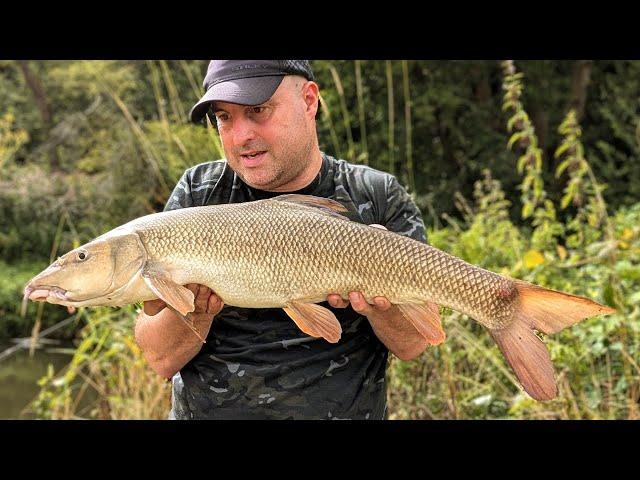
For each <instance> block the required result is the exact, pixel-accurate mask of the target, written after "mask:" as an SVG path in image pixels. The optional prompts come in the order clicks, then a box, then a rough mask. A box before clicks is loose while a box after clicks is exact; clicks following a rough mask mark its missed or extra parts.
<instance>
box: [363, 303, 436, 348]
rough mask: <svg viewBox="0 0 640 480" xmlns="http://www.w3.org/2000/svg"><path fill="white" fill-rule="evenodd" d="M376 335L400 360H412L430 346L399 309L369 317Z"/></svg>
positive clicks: (395, 308) (391, 309) (393, 307)
mask: <svg viewBox="0 0 640 480" xmlns="http://www.w3.org/2000/svg"><path fill="white" fill-rule="evenodd" d="M367 319H368V320H369V323H370V324H371V327H372V328H373V331H374V333H375V334H376V336H377V337H378V338H379V339H380V341H381V342H382V343H384V344H385V345H386V347H387V348H388V349H389V350H390V351H391V353H393V354H394V355H395V356H396V357H398V358H399V359H400V360H412V359H414V358H416V357H417V356H418V355H420V354H421V353H422V352H423V351H424V350H425V349H426V348H427V346H428V345H429V344H428V342H427V340H426V339H425V338H424V337H423V336H422V335H420V333H419V332H418V331H417V330H416V329H415V327H414V326H413V325H412V324H411V322H409V321H408V320H407V319H406V318H404V316H403V315H402V313H401V312H400V310H399V309H398V307H396V306H392V307H391V308H390V309H389V310H387V311H385V312H376V313H375V314H373V315H369V316H367Z"/></svg>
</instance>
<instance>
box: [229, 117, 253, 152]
mask: <svg viewBox="0 0 640 480" xmlns="http://www.w3.org/2000/svg"><path fill="white" fill-rule="evenodd" d="M255 136H256V133H255V130H254V125H253V122H252V121H251V120H249V119H247V118H244V117H240V118H236V119H235V121H234V122H233V143H234V144H236V145H242V144H243V143H246V142H247V141H250V140H253V139H254V138H255Z"/></svg>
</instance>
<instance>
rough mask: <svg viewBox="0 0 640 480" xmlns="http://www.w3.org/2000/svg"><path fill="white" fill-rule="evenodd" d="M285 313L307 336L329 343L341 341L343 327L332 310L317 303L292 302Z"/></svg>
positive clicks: (285, 309) (285, 308)
mask: <svg viewBox="0 0 640 480" xmlns="http://www.w3.org/2000/svg"><path fill="white" fill-rule="evenodd" d="M284 311H285V312H286V313H287V315H289V316H290V317H291V319H292V320H293V321H294V322H296V325H297V326H298V328H299V329H300V330H302V331H303V332H304V333H306V334H307V335H311V336H312V337H316V338H318V337H322V338H324V339H325V340H326V341H327V342H329V343H336V342H337V341H338V340H340V335H341V334H342V327H341V326H340V322H338V319H337V318H336V316H335V315H334V314H333V312H331V310H328V309H326V308H324V307H321V306H320V305H316V304H315V303H300V302H291V303H290V304H289V305H287V306H286V307H284Z"/></svg>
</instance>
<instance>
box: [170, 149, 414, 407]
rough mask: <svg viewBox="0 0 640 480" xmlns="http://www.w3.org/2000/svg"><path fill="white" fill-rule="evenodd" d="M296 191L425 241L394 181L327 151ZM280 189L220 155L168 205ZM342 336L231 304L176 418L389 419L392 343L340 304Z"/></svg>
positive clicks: (176, 396)
mask: <svg viewBox="0 0 640 480" xmlns="http://www.w3.org/2000/svg"><path fill="white" fill-rule="evenodd" d="M292 193H301V194H307V195H315V196H319V197H326V198H330V199H333V200H336V201H338V202H340V203H342V204H343V205H344V206H345V207H347V208H348V209H349V210H350V212H351V213H350V214H348V215H349V216H350V218H351V219H352V220H354V221H357V222H361V223H365V224H372V223H377V224H381V225H384V226H385V227H386V228H387V229H389V230H392V231H394V232H397V233H399V234H402V235H406V236H408V237H411V238H414V239H416V240H419V241H422V242H426V237H425V232H424V225H423V222H422V218H421V215H420V211H419V210H418V207H417V206H416V205H415V204H414V202H413V201H412V199H411V197H410V196H409V195H408V193H407V192H406V190H405V189H404V188H403V187H402V186H401V185H400V184H399V183H398V181H397V179H396V178H395V177H394V176H392V175H389V174H387V173H383V172H380V171H377V170H374V169H372V168H369V167H366V166H362V165H352V164H349V163H347V162H346V161H344V160H337V159H335V158H332V157H330V156H328V155H326V154H323V163H322V167H321V169H320V172H319V174H318V176H317V177H316V178H315V180H313V181H312V182H311V184H310V185H308V186H307V187H305V188H303V189H302V190H299V191H297V192H292ZM276 195H279V193H273V192H266V191H261V190H256V189H254V188H252V187H249V186H248V185H247V184H245V183H244V182H243V181H242V180H241V179H240V177H238V175H236V174H235V172H234V171H233V170H231V168H230V167H229V165H228V164H227V163H226V161H224V160H220V161H215V162H208V163H203V164H200V165H197V166H195V167H192V168H190V169H188V170H187V171H185V173H184V174H183V176H182V178H181V179H180V181H179V182H178V184H177V185H176V187H175V189H174V190H173V193H172V194H171V197H170V198H169V200H168V202H167V204H166V206H165V211H166V210H174V209H177V208H185V207H192V206H200V205H215V204H223V203H241V202H248V201H253V200H259V199H263V198H269V197H273V196H276ZM321 305H322V306H324V307H326V308H328V309H330V310H331V311H333V313H334V314H335V315H336V317H337V319H338V321H339V322H340V324H341V326H342V337H341V338H340V341H339V342H338V343H336V344H331V343H329V342H327V341H326V340H324V339H322V338H313V337H310V336H307V335H306V334H304V333H303V332H301V331H300V330H299V329H298V328H297V326H296V325H295V323H294V322H293V321H292V320H291V319H290V318H289V317H288V316H287V314H286V313H285V312H284V310H282V309H247V308H238V307H231V306H225V308H224V309H223V310H222V311H221V312H220V313H219V314H218V315H217V316H216V317H215V318H214V320H213V323H212V326H211V330H210V331H209V335H208V337H207V343H206V344H204V345H203V346H202V349H201V350H200V352H199V353H198V354H197V355H196V356H195V357H194V358H193V359H192V360H191V361H190V362H189V363H187V364H186V365H185V366H184V367H183V368H182V370H180V372H179V373H177V374H176V375H175V376H174V377H173V379H172V382H173V392H172V393H173V394H172V409H171V413H170V415H169V418H176V419H378V420H379V419H383V418H385V417H386V385H385V371H386V365H387V357H388V350H387V348H386V347H385V345H384V344H383V343H382V342H380V340H378V338H377V337H376V335H375V334H374V333H373V329H372V328H371V325H370V323H369V321H368V320H367V318H366V317H364V316H361V315H359V314H357V313H356V312H355V311H354V310H353V309H352V308H351V307H347V308H345V309H334V308H332V307H330V306H329V304H328V303H327V302H324V303H322V304H321Z"/></svg>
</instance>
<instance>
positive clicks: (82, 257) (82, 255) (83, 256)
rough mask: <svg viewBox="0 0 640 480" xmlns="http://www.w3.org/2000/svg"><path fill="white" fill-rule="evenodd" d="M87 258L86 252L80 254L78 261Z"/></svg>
mask: <svg viewBox="0 0 640 480" xmlns="http://www.w3.org/2000/svg"><path fill="white" fill-rule="evenodd" d="M86 258H87V254H86V252H78V259H79V260H85V259H86Z"/></svg>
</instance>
